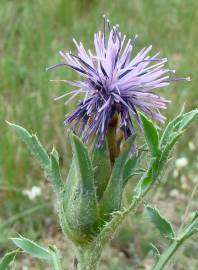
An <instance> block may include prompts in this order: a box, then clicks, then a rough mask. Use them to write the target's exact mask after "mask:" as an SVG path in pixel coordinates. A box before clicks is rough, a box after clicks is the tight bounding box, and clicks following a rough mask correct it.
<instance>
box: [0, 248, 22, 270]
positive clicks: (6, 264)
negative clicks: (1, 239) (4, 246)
mask: <svg viewBox="0 0 198 270" xmlns="http://www.w3.org/2000/svg"><path fill="white" fill-rule="evenodd" d="M18 252H19V251H18V250H13V251H11V252H8V253H6V254H5V255H4V256H3V258H2V259H1V261H0V270H10V265H11V263H12V262H13V261H14V258H15V256H16V254H17V253H18Z"/></svg>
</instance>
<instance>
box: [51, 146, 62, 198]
mask: <svg viewBox="0 0 198 270" xmlns="http://www.w3.org/2000/svg"><path fill="white" fill-rule="evenodd" d="M48 177H49V179H50V180H51V181H52V183H53V185H54V187H55V190H56V191H58V192H59V193H62V192H63V182H62V179H61V173H60V168H59V160H58V153H57V151H56V150H55V148H53V150H52V152H51V153H50V166H49V170H48Z"/></svg>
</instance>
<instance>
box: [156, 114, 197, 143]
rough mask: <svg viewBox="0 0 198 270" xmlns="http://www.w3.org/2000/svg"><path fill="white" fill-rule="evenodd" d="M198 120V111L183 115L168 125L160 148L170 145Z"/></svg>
mask: <svg viewBox="0 0 198 270" xmlns="http://www.w3.org/2000/svg"><path fill="white" fill-rule="evenodd" d="M197 118H198V110H192V111H190V112H187V113H183V112H182V113H181V114H180V115H178V116H177V117H176V118H175V119H173V120H172V121H171V122H169V123H168V125H167V127H166V128H165V130H164V132H163V134H162V136H161V139H160V148H163V147H165V146H166V145H167V144H170V142H172V141H173V140H174V139H175V138H176V137H177V136H178V135H179V134H181V133H182V132H183V131H184V130H185V129H186V128H187V127H189V126H190V124H192V122H193V121H194V120H196V119H197Z"/></svg>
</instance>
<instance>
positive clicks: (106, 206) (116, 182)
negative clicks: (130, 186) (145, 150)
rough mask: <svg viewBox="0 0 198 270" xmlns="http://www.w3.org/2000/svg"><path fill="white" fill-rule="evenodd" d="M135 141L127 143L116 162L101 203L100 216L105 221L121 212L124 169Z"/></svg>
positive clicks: (129, 140)
mask: <svg viewBox="0 0 198 270" xmlns="http://www.w3.org/2000/svg"><path fill="white" fill-rule="evenodd" d="M134 139H135V137H134V136H132V137H130V138H129V139H128V140H127V141H126V142H125V145H124V147H123V151H122V153H121V154H120V155H119V156H118V157H117V158H116V160H115V163H114V166H113V169H112V174H111V178H110V180H109V182H108V185H107V187H106V190H105V192H104V194H103V197H102V199H101V201H100V215H101V217H102V219H104V220H106V219H108V217H109V215H112V213H113V212H115V211H118V210H120V207H121V201H122V193H123V189H124V175H123V174H124V168H125V164H126V162H127V160H128V157H129V152H130V150H131V146H132V144H133V143H134Z"/></svg>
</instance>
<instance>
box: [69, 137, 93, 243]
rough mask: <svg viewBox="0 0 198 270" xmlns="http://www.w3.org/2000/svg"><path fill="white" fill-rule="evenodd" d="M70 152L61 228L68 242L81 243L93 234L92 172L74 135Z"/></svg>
mask: <svg viewBox="0 0 198 270" xmlns="http://www.w3.org/2000/svg"><path fill="white" fill-rule="evenodd" d="M72 152H73V162H72V165H71V168H70V171H69V175H68V177H67V181H66V186H65V195H64V214H65V223H66V227H65V228H66V230H67V233H68V234H69V236H70V238H71V240H72V241H74V242H85V241H88V240H89V239H90V237H92V236H93V234H94V230H95V226H96V222H97V215H98V213H97V201H96V190H95V187H94V171H93V167H92V164H91V160H90V158H89V154H88V150H87V149H86V147H85V145H84V144H83V143H82V142H81V141H80V139H79V138H78V137H77V136H75V135H73V136H72Z"/></svg>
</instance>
